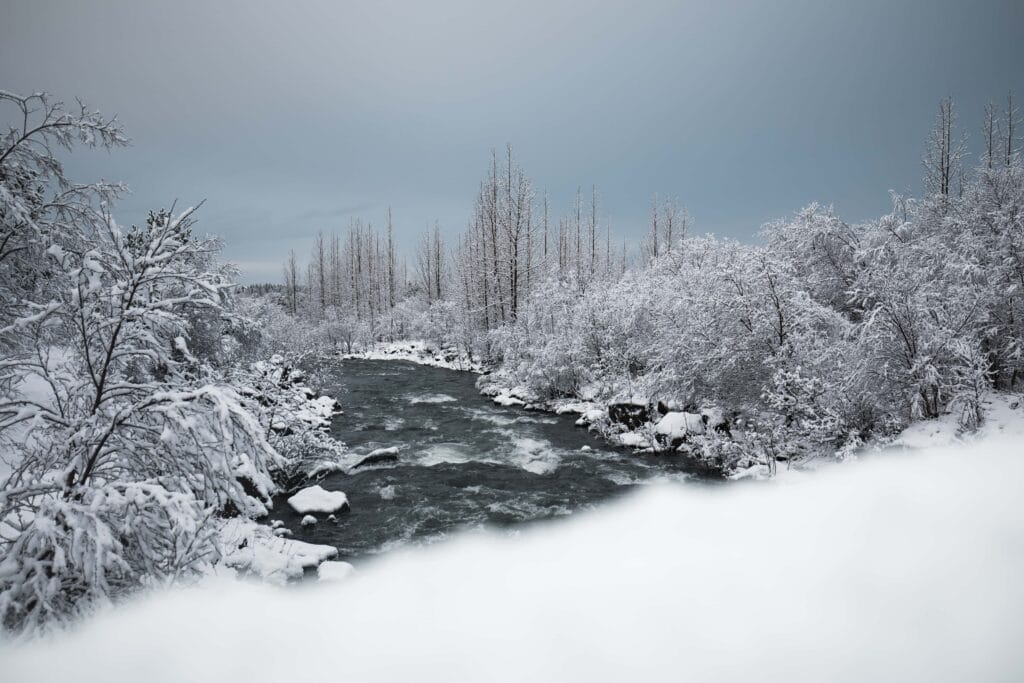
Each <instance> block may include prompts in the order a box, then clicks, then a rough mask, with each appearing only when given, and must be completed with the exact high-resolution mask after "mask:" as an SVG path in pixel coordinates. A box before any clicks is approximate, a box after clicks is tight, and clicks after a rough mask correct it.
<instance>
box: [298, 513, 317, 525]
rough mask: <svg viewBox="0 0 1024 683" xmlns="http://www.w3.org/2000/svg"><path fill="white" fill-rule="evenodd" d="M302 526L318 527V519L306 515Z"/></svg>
mask: <svg viewBox="0 0 1024 683" xmlns="http://www.w3.org/2000/svg"><path fill="white" fill-rule="evenodd" d="M301 524H302V526H316V517H314V516H313V515H306V516H305V517H303V518H302V522H301Z"/></svg>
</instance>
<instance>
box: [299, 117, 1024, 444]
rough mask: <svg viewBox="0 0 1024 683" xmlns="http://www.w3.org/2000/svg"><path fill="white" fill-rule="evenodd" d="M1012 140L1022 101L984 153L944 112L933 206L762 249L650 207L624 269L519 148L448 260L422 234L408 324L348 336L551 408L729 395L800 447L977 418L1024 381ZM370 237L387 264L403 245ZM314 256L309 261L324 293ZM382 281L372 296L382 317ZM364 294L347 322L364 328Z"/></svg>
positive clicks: (810, 223) (901, 205)
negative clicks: (477, 371)
mask: <svg viewBox="0 0 1024 683" xmlns="http://www.w3.org/2000/svg"><path fill="white" fill-rule="evenodd" d="M1018 138H1019V116H1018V112H1017V108H1016V106H1015V104H1014V102H1013V99H1012V97H1009V98H1008V99H1007V100H1006V102H1005V103H1004V104H1003V105H1001V106H997V105H995V104H990V105H988V106H987V107H986V109H985V117H984V125H983V128H982V130H981V139H982V147H981V149H980V154H979V155H978V157H977V159H978V161H977V162H976V163H970V162H969V159H968V152H967V146H966V139H967V136H966V135H965V134H964V132H963V131H962V130H960V128H959V126H958V123H957V112H956V107H955V104H954V102H953V101H952V100H944V101H943V102H942V103H941V104H940V106H939V111H938V114H937V118H936V124H935V127H934V129H933V131H932V133H931V135H930V136H929V137H928V140H927V146H926V151H925V154H924V157H923V167H924V174H923V175H924V189H925V191H924V193H923V196H922V197H921V198H919V199H914V198H910V197H903V196H897V195H894V196H893V198H892V202H893V209H892V211H891V213H889V214H887V215H885V216H882V217H881V218H879V219H877V220H871V221H865V222H862V223H856V224H850V223H847V222H845V221H843V220H842V219H841V218H840V217H839V216H837V215H836V214H835V213H834V212H833V211H832V210H831V209H830V208H825V207H820V206H818V205H811V206H809V207H807V208H805V209H803V210H802V211H800V212H799V213H798V214H797V215H796V217H795V218H793V219H791V220H785V221H779V222H776V223H772V224H769V225H767V226H766V227H765V228H764V230H763V233H762V237H763V243H762V244H757V245H754V244H743V243H738V242H734V241H731V240H721V239H714V238H710V237H692V236H690V234H689V233H690V232H691V221H690V218H689V216H688V215H687V214H686V212H685V210H683V209H680V208H679V207H678V206H677V204H676V203H675V202H673V201H671V200H670V201H662V202H659V201H657V200H656V201H654V202H652V208H651V218H650V225H649V229H648V233H647V235H646V236H645V238H644V240H643V242H642V244H641V245H640V249H639V250H638V251H639V255H640V258H639V259H638V260H635V261H634V262H632V263H631V262H630V259H629V258H628V256H627V254H628V245H626V244H625V243H623V245H622V247H621V248H613V246H612V240H611V235H610V229H609V224H608V222H607V221H606V220H602V219H601V218H600V211H599V207H598V199H597V193H596V191H592V192H591V193H590V196H589V197H588V198H587V200H584V197H583V193H582V192H578V193H577V195H576V198H575V201H574V202H573V204H572V207H571V210H570V211H569V212H568V213H567V214H566V215H563V216H560V217H559V218H557V219H556V220H552V219H551V217H550V214H549V200H548V197H547V195H546V194H541V195H540V196H539V197H538V195H537V193H535V192H534V190H533V187H532V184H531V182H530V180H529V178H528V177H527V175H526V174H525V172H524V171H523V170H522V168H521V167H520V166H519V165H518V164H517V163H516V162H515V159H514V158H513V156H512V152H511V150H510V149H509V150H507V151H506V153H505V155H504V156H503V157H498V156H497V155H492V158H491V162H490V164H489V168H488V171H487V173H486V176H485V178H484V180H483V181H482V182H481V184H480V187H479V190H478V192H477V198H476V202H475V205H474V210H473V214H472V217H471V220H470V223H469V226H468V228H467V230H466V231H465V232H464V233H463V234H462V235H461V236H460V237H459V238H458V241H457V243H456V244H454V245H453V246H452V247H451V248H450V250H449V249H446V248H445V245H444V244H443V241H442V240H441V237H440V234H439V232H438V231H437V230H436V229H435V230H433V231H431V232H430V233H429V234H428V235H426V236H425V237H424V239H423V241H422V243H421V244H420V246H419V248H418V252H417V254H418V255H417V259H416V269H417V275H416V277H414V278H408V279H406V278H403V279H402V280H401V281H402V282H403V283H404V287H402V288H401V292H402V293H401V296H400V297H398V299H397V301H396V300H395V299H389V300H388V301H389V302H395V303H394V304H393V305H391V306H390V311H388V312H387V314H388V315H392V316H394V315H398V317H401V318H402V320H403V321H404V322H403V324H401V325H398V326H395V325H391V326H381V325H377V326H376V327H372V328H367V329H365V330H364V332H363V333H362V334H360V335H357V336H356V337H354V340H355V341H356V342H360V343H369V342H372V341H374V340H378V339H385V338H390V337H389V335H392V334H396V331H400V332H401V334H403V335H406V336H418V337H425V338H430V339H434V340H435V341H437V342H438V343H446V344H452V345H458V346H460V347H461V348H462V349H463V350H464V351H469V352H473V353H475V354H477V355H479V356H482V357H485V358H487V359H489V360H490V361H491V362H492V363H493V364H494V365H495V366H500V367H502V368H503V369H504V371H505V372H507V373H509V374H510V375H511V378H510V380H509V381H514V382H516V383H517V384H520V385H522V386H526V387H528V388H529V389H530V390H531V391H533V392H535V393H536V394H538V395H540V396H543V397H559V396H584V395H585V396H587V397H589V398H603V399H606V400H612V399H614V398H615V397H617V396H618V397H621V396H631V395H636V394H641V395H647V396H658V397H664V398H667V399H672V400H676V401H678V402H680V403H681V404H682V405H689V406H700V405H707V404H715V405H718V406H721V407H724V408H727V409H729V410H732V411H734V412H741V413H751V414H755V415H758V416H760V418H763V419H762V422H763V423H764V424H768V425H774V426H772V429H774V428H776V427H778V428H780V429H782V430H784V431H786V433H787V434H788V437H787V442H788V443H794V444H795V443H798V442H801V440H802V442H804V443H814V444H818V445H820V444H822V443H827V444H829V445H830V446H835V447H841V446H843V445H847V444H855V443H859V442H860V441H861V440H863V439H865V438H868V437H869V436H871V435H874V434H879V433H888V432H892V431H893V430H895V429H898V428H899V427H901V426H902V425H905V424H906V423H907V422H908V421H909V420H911V419H914V418H930V417H935V416H937V415H939V414H942V413H944V412H947V411H950V410H953V411H956V412H957V414H958V415H959V416H960V418H961V420H962V422H963V424H964V425H965V426H968V427H971V426H976V425H977V424H978V423H979V422H980V421H981V419H982V418H983V412H982V410H981V404H982V401H983V397H984V394H985V392H986V391H987V390H989V389H991V388H993V387H998V388H1004V389H1006V388H1017V387H1019V386H1020V382H1021V380H1022V378H1024V366H1022V340H1024V336H1022V330H1024V328H1022V324H1024V323H1022V320H1024V309H1022V300H1021V296H1022V294H1021V292H1022V291H1024V171H1022V168H1021V158H1020V151H1019V146H1018ZM353 234H354V235H355V237H353ZM360 234H361V233H360V232H359V228H356V230H355V232H354V233H353V232H351V231H350V233H349V237H348V238H347V239H348V243H351V242H352V240H355V243H357V244H358V243H360V238H359V235H360ZM389 234H390V233H389ZM361 243H362V244H363V245H364V247H363V248H364V249H370V251H367V252H365V253H366V256H364V261H365V259H371V258H372V259H376V260H374V261H373V263H374V265H373V268H374V269H375V270H374V271H373V272H376V273H378V274H380V273H383V272H384V271H385V270H386V268H387V266H386V264H387V263H388V260H389V259H392V260H393V258H394V256H393V252H392V251H391V249H392V248H393V243H392V241H391V240H390V239H389V240H386V244H387V248H384V249H379V248H378V246H377V245H378V244H383V243H384V242H381V240H379V239H376V238H373V237H366V236H365V235H364V237H363V238H362V240H361ZM381 254H384V256H381ZM343 260H344V262H345V263H347V264H349V266H348V267H349V268H351V264H352V263H353V261H352V258H351V257H348V258H347V259H343ZM320 262H321V259H320V257H319V251H316V250H315V251H314V265H311V266H310V268H309V275H308V277H307V281H308V285H307V287H306V292H307V293H306V297H307V299H309V300H311V301H316V300H317V297H318V296H319V295H318V292H319V291H321V290H320V289H319V287H320V285H319V284H318V282H319V281H320V279H319V278H318V276H317V274H318V273H319V272H320V268H319V266H318V265H316V264H318V263H320ZM364 267H368V266H364ZM291 271H294V268H291V269H290V272H291ZM345 272H348V271H345ZM367 272H369V271H367ZM357 280H358V279H357ZM357 280H353V282H356V281H357ZM293 281H294V280H293ZM387 281H388V280H387V278H386V277H383V276H382V275H381V276H379V277H378V279H377V280H375V282H377V283H378V284H377V285H376V289H374V286H373V285H371V284H369V283H368V282H367V284H366V287H368V288H369V289H363V290H360V291H361V294H360V295H359V296H362V297H363V298H367V297H371V298H372V297H374V296H375V297H376V299H375V300H376V301H377V302H378V308H377V309H375V310H376V311H378V314H379V312H380V311H382V310H386V309H381V308H380V307H379V304H380V302H381V301H383V300H384V298H383V295H382V294H381V292H382V291H384V290H383V289H382V288H383V287H384V285H383V284H382V283H384V282H387ZM355 296H356V295H355V294H354V293H353V294H351V295H350V297H349V299H348V300H346V301H345V303H344V305H343V306H342V308H341V309H340V310H342V311H344V312H345V315H349V316H354V317H355V318H356V319H359V318H360V317H361V316H362V317H365V316H367V315H371V316H372V315H373V312H372V310H371V309H369V308H367V309H366V310H363V311H361V309H360V308H358V307H357V306H356V305H355ZM396 311H399V313H396ZM780 438H781V437H780Z"/></svg>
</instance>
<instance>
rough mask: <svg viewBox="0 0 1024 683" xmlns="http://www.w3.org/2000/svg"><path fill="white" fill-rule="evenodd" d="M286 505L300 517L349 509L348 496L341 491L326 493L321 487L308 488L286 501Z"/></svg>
mask: <svg viewBox="0 0 1024 683" xmlns="http://www.w3.org/2000/svg"><path fill="white" fill-rule="evenodd" d="M288 505H290V506H291V507H292V509H293V510H295V511H296V512H298V513H299V514H300V515H304V514H308V513H310V512H323V513H331V512H338V511H339V510H341V511H344V510H348V509H349V504H348V496H346V495H345V494H344V493H342V492H341V491H328V490H326V489H324V488H323V487H322V486H320V485H319V484H317V485H316V486H309V487H307V488H304V489H302V490H301V491H299V492H298V493H296V494H295V495H294V496H292V497H290V498H289V499H288Z"/></svg>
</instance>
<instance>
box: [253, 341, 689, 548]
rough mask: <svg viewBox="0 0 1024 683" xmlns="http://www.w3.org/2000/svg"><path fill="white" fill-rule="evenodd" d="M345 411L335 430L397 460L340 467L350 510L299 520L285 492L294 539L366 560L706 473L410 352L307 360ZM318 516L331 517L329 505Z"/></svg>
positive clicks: (356, 447)
mask: <svg viewBox="0 0 1024 683" xmlns="http://www.w3.org/2000/svg"><path fill="white" fill-rule="evenodd" d="M307 369H308V370H309V371H310V373H311V376H312V377H313V378H314V379H315V381H316V383H317V386H318V387H319V389H320V391H321V393H324V394H327V395H329V396H333V397H334V398H336V399H337V400H338V401H339V402H340V403H341V407H342V410H343V411H344V414H342V415H338V416H336V417H335V418H334V419H333V421H332V425H331V433H332V435H333V436H334V437H335V438H337V439H338V440H340V441H343V442H344V443H346V444H347V445H348V446H349V447H350V449H352V450H353V451H355V452H357V453H369V452H371V451H373V450H374V449H378V448H387V447H397V448H398V449H399V455H398V462H396V463H384V464H378V465H373V466H368V467H364V468H360V469H357V470H355V471H354V472H352V473H350V474H344V473H335V474H332V475H329V476H328V477H326V478H325V479H323V480H322V481H321V482H320V485H321V486H323V487H324V488H326V489H329V490H339V491H344V492H345V493H346V494H347V495H348V498H349V502H350V504H351V510H350V511H349V512H346V513H342V514H339V515H337V517H336V519H335V520H330V519H321V520H320V521H319V523H318V524H316V525H315V526H311V527H303V526H302V525H301V523H300V522H301V517H302V515H298V514H296V513H294V512H293V511H292V510H291V508H290V507H289V506H288V505H287V504H286V502H285V500H284V499H283V498H282V499H279V500H278V501H277V502H276V503H275V509H274V512H273V515H272V519H278V520H281V521H282V522H283V523H284V525H285V526H286V527H287V528H289V529H291V530H292V531H293V533H294V536H293V537H294V538H296V539H299V540H303V541H309V542H311V543H323V544H327V545H333V546H335V547H336V548H337V549H338V553H339V557H338V559H344V560H349V561H351V560H356V559H358V558H361V557H365V556H368V555H376V554H379V553H382V552H386V551H388V550H391V549H394V548H397V547H400V546H403V545H407V544H410V543H429V542H434V541H437V540H440V539H444V538H446V537H448V536H450V535H451V534H452V533H453V532H456V531H465V530H472V529H480V528H485V527H505V528H515V527H517V526H518V525H522V524H524V523H530V522H535V521H538V520H544V519H550V518H555V517H561V516H565V515H570V514H573V513H575V512H578V511H580V510H585V509H588V508H591V507H593V506H595V505H599V504H601V503H603V502H606V501H608V500H610V499H612V498H614V497H616V496H620V495H622V494H624V493H626V492H628V491H629V490H630V489H631V488H632V487H634V486H638V485H643V484H647V483H651V482H652V481H657V480H665V479H669V480H677V481H682V480H703V477H701V475H700V473H699V471H698V470H695V469H694V468H693V467H692V465H691V464H689V463H687V461H685V460H683V459H681V458H678V457H665V456H660V457H659V456H638V455H635V454H632V453H630V452H629V451H626V450H624V449H618V448H614V447H611V446H609V445H608V444H607V443H605V442H604V441H603V440H602V439H600V438H598V437H597V436H596V435H594V434H591V433H589V432H588V431H587V430H585V429H581V428H579V427H576V426H575V425H574V424H573V423H574V421H575V418H576V416H575V415H552V414H548V413H539V412H532V411H526V410H524V409H522V408H517V407H503V406H499V405H496V404H494V403H493V402H491V401H490V400H489V399H487V398H486V397H484V396H481V395H480V394H479V393H478V392H477V391H476V388H475V381H476V378H477V376H476V375H474V374H472V373H468V372H458V371H454V370H446V369H441V368H433V367H426V366H421V365H416V364H413V363H409V362H405V361H374V360H344V361H337V360H320V361H317V362H315V363H313V364H311V365H310V366H308V367H307ZM320 517H323V516H322V515H321V516H320Z"/></svg>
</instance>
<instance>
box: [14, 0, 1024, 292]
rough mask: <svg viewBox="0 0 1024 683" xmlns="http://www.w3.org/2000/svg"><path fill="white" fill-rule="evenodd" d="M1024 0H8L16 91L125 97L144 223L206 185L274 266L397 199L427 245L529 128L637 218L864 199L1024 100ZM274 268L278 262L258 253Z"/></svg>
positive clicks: (545, 150)
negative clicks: (948, 139) (670, 207)
mask: <svg viewBox="0 0 1024 683" xmlns="http://www.w3.org/2000/svg"><path fill="white" fill-rule="evenodd" d="M1022 27H1024V8H1022V5H1021V4H1020V3H1016V2H996V1H993V2H977V3H959V2H951V1H946V0H936V1H930V0H906V1H904V2H883V1H881V0H866V1H864V2H858V3H847V4H846V5H845V6H841V5H839V4H838V3H822V2H818V1H811V0H806V1H804V0H786V1H783V2H775V3H764V2H755V1H753V0H738V1H736V2H727V3H697V2H642V3H636V2H633V3H625V2H622V3H616V2H602V3H579V2H560V1H559V2H552V1H550V0H549V1H547V2H535V1H531V2H520V3H507V4H502V5H493V6H491V5H489V4H486V3H478V2H438V3H414V2H408V3H395V2H374V3H356V2H326V1H324V2H290V3H280V2H240V1H238V2H224V1H218V2H215V3H208V2H198V1H195V0H190V1H187V2H175V3H157V2H130V1H128V0H109V1H105V2H98V3H88V4H86V3H78V2H72V1H70V0H68V1H67V2H54V1H52V0H14V1H11V0H8V1H7V2H5V3H4V5H3V7H2V8H0V87H4V88H8V89H13V90H21V91H27V90H38V89H46V90H50V91H52V92H54V93H56V94H58V95H60V96H62V97H65V98H71V97H73V96H75V95H79V96H82V97H83V98H85V99H86V100H87V101H88V102H89V103H91V104H93V105H95V106H96V107H98V108H100V109H101V110H103V111H105V112H111V113H114V112H116V113H118V114H119V115H120V117H121V119H122V120H123V121H124V123H125V124H126V125H127V127H128V130H129V133H130V134H131V136H132V137H133V138H134V141H135V146H134V147H133V148H131V149H129V150H125V151H119V152H116V153H114V154H111V155H107V154H95V153H90V154H79V155H76V156H75V157H74V158H73V159H72V161H71V162H70V166H71V168H72V170H73V171H74V172H76V173H77V174H78V175H79V177H82V178H93V177H100V176H103V177H106V178H116V179H124V180H126V181H127V182H128V183H129V184H131V185H132V187H133V189H134V193H133V194H132V196H131V197H129V198H127V199H126V200H125V202H124V203H123V204H122V206H121V213H122V220H124V221H125V222H130V221H131V220H139V219H140V218H141V216H142V215H143V214H144V211H145V209H147V208H149V207H152V206H157V205H166V204H169V203H170V202H171V201H173V200H174V199H175V198H178V199H179V200H180V202H182V203H195V202H197V201H199V200H200V199H203V198H205V199H207V204H206V205H205V206H204V209H203V212H202V220H203V225H204V226H205V228H206V229H207V230H210V231H212V232H217V233H220V234H223V235H224V236H225V238H226V239H227V241H228V245H229V246H228V254H229V255H230V256H231V257H232V258H235V259H237V260H238V261H239V262H241V263H242V264H243V265H244V266H246V268H247V276H248V277H250V278H253V279H261V278H274V279H276V278H277V277H278V269H277V268H271V267H270V266H269V264H273V263H274V262H275V261H276V260H279V259H280V256H281V254H282V249H283V250H284V251H287V248H288V246H289V245H291V246H294V247H295V248H296V249H297V250H301V249H305V248H307V247H308V243H309V239H310V238H311V236H312V235H313V234H315V233H316V231H317V230H320V229H324V230H329V229H334V228H339V227H343V226H344V224H345V223H347V221H348V220H349V218H350V217H351V216H353V215H360V216H362V217H363V218H364V219H366V220H370V221H372V222H374V223H375V224H380V223H382V222H383V220H384V212H385V210H386V207H387V206H388V205H389V204H390V205H392V206H393V207H394V214H395V222H396V230H397V234H398V236H399V238H400V239H401V240H403V241H404V242H406V243H409V244H411V243H412V240H414V239H415V235H416V233H417V232H418V231H419V230H421V229H422V227H423V226H424V225H427V224H429V223H432V222H433V220H435V219H437V220H439V221H440V222H441V224H442V225H443V226H444V227H445V229H446V230H447V231H448V232H449V233H451V234H454V233H455V232H456V231H458V230H460V229H462V227H463V226H464V225H465V223H466V221H467V220H468V217H469V213H470V210H471V207H472V201H473V193H474V191H475V189H476V186H477V182H478V181H479V178H480V176H481V175H482V173H483V172H484V171H485V169H486V166H487V160H488V155H489V150H490V149H491V148H492V147H499V148H500V147H502V146H503V145H504V144H505V143H506V142H510V143H512V144H513V145H514V147H515V149H516V151H517V153H518V156H519V157H520V159H521V161H522V162H523V164H524V165H525V166H526V168H527V170H528V172H529V173H530V174H531V175H532V176H533V178H534V180H535V182H536V184H537V186H538V188H547V189H548V190H549V191H550V192H551V195H552V199H553V203H554V206H555V207H556V208H557V209H560V210H561V209H566V208H567V207H568V206H569V204H570V202H571V200H572V195H573V193H574V192H575V188H576V187H577V185H583V186H584V187H589V185H590V184H591V183H595V184H597V186H598V189H599V193H600V196H601V200H602V207H603V212H604V213H606V214H608V215H609V216H610V217H611V218H612V220H613V224H614V226H615V229H616V231H617V232H619V233H620V234H622V235H636V234H638V233H639V232H641V231H642V230H643V224H644V221H645V216H646V212H647V202H648V200H649V197H650V195H651V194H653V193H655V192H658V193H660V194H662V195H667V194H668V195H674V196H677V197H678V198H679V199H680V201H681V202H683V203H684V204H686V205H687V206H688V207H689V208H690V211H691V213H692V214H693V215H694V217H695V218H696V220H697V225H698V228H699V229H701V230H707V231H713V232H716V233H719V234H727V235H731V236H737V237H741V238H750V237H751V236H752V235H753V234H754V233H755V232H756V230H757V229H758V227H759V226H760V224H761V223H762V222H764V221H766V220H769V219H772V218H776V217H779V216H784V215H787V214H789V213H791V212H792V211H794V210H796V209H797V208H799V207H800V206H801V205H802V204H804V203H806V202H808V201H811V200H819V201H822V202H826V203H834V204H835V205H836V207H837V209H838V210H839V211H840V212H842V213H843V214H844V215H845V216H848V217H850V218H852V219H859V218H863V217H866V216H869V215H873V214H877V213H879V212H881V211H884V210H885V209H886V205H887V201H888V199H887V196H888V195H887V191H888V190H889V189H897V190H912V191H914V190H916V189H917V188H918V186H919V181H918V177H919V175H920V173H919V171H920V162H919V159H920V153H921V150H922V144H923V140H924V138H925V135H926V133H927V129H928V127H929V126H930V124H931V120H932V117H933V113H934V109H935V105H936V103H937V100H938V99H939V98H940V97H943V96H945V95H947V94H952V95H954V96H955V97H956V98H957V99H958V100H959V102H960V103H961V106H962V112H963V119H962V120H963V123H964V124H965V125H966V126H967V127H968V128H969V129H970V130H971V131H972V132H973V131H975V130H977V125H978V122H979V120H980V112H981V108H982V106H983V104H984V102H985V101H986V100H988V99H990V98H999V97H1002V96H1003V95H1004V94H1005V92H1006V91H1007V90H1008V89H1014V90H1015V91H1017V92H1018V93H1020V95H1021V97H1022V99H1024V80H1022V79H1024V75H1022V72H1021V70H1020V64H1024V47H1022V41H1021V40H1020V34H1021V29H1022ZM254 264H261V265H254Z"/></svg>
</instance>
